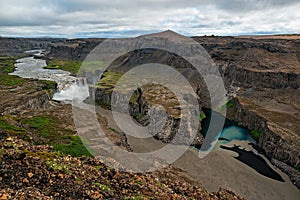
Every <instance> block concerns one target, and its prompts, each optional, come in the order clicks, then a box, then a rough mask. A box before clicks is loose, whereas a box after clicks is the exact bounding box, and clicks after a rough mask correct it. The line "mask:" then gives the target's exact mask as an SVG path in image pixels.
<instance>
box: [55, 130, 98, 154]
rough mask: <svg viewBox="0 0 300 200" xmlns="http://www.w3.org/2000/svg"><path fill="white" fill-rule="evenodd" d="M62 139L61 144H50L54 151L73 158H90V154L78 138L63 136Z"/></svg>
mask: <svg viewBox="0 0 300 200" xmlns="http://www.w3.org/2000/svg"><path fill="white" fill-rule="evenodd" d="M62 139H63V143H52V145H53V147H54V150H56V151H60V152H62V153H63V154H66V155H71V156H75V157H80V156H87V157H92V154H91V153H90V152H89V151H88V150H87V149H86V147H85V146H84V145H83V143H82V141H81V140H80V137H79V136H73V135H69V136H64V138H62Z"/></svg>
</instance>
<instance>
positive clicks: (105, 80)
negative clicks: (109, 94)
mask: <svg viewBox="0 0 300 200" xmlns="http://www.w3.org/2000/svg"><path fill="white" fill-rule="evenodd" d="M122 75H123V74H121V73H116V72H108V71H106V72H104V73H103V74H102V78H101V79H100V80H99V81H98V83H97V85H96V86H97V87H98V88H112V87H114V86H115V85H116V84H117V82H118V80H119V79H120V78H121V77H122Z"/></svg>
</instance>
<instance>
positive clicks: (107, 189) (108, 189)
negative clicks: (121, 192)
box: [93, 182, 111, 192]
mask: <svg viewBox="0 0 300 200" xmlns="http://www.w3.org/2000/svg"><path fill="white" fill-rule="evenodd" d="M93 184H94V185H97V186H98V187H99V188H100V189H101V190H102V191H104V192H108V191H110V190H111V189H110V188H109V187H108V186H107V185H104V184H101V183H98V182H95V183H93Z"/></svg>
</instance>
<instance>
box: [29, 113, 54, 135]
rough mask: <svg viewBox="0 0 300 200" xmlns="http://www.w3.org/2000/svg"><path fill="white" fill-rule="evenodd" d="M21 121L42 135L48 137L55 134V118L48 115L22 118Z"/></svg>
mask: <svg viewBox="0 0 300 200" xmlns="http://www.w3.org/2000/svg"><path fill="white" fill-rule="evenodd" d="M23 123H25V124H27V125H29V127H30V128H33V129H36V130H37V131H38V132H39V135H40V136H42V137H45V138H50V137H52V136H53V137H55V136H56V129H55V119H53V118H50V117H48V116H35V117H32V118H30V119H27V120H24V121H23ZM53 125H54V126H53Z"/></svg>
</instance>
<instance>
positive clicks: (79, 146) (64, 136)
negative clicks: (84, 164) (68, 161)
mask: <svg viewBox="0 0 300 200" xmlns="http://www.w3.org/2000/svg"><path fill="white" fill-rule="evenodd" d="M22 123H23V124H27V125H28V126H29V128H31V129H33V130H35V131H36V133H37V134H38V136H39V137H40V138H46V139H48V143H50V144H51V145H52V146H53V147H54V150H56V151H59V152H61V153H63V154H66V155H71V156H75V157H77V156H88V157H91V156H92V155H91V153H90V152H89V151H88V150H87V149H86V147H85V146H84V144H83V143H82V141H81V140H80V138H79V136H76V135H74V131H72V130H68V129H65V128H62V127H60V122H59V120H57V119H55V118H54V117H50V116H35V117H32V118H30V119H25V120H22ZM42 141H43V140H40V141H36V144H43V143H44V142H42Z"/></svg>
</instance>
